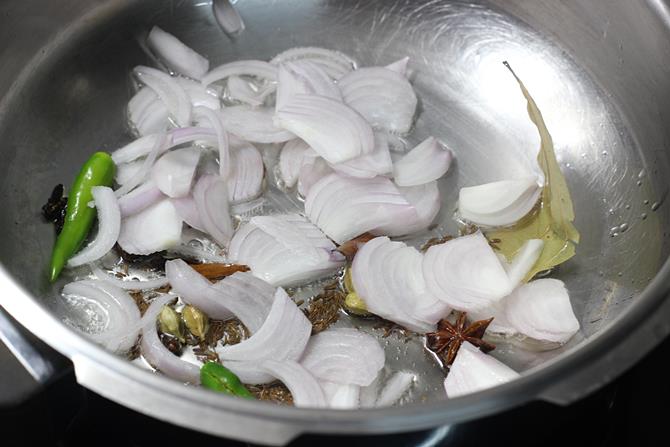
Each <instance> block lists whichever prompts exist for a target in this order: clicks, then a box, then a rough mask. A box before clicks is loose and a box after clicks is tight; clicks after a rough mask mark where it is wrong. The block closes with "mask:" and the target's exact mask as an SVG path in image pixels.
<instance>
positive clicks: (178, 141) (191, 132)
mask: <svg viewBox="0 0 670 447" xmlns="http://www.w3.org/2000/svg"><path fill="white" fill-rule="evenodd" d="M169 135H170V136H171V138H172V143H171V144H170V147H169V148H172V147H175V146H180V145H182V144H186V143H192V142H200V141H205V142H209V143H217V135H216V132H215V131H214V130H213V129H208V128H205V127H184V128H182V129H174V130H172V131H170V133H169ZM169 148H168V149H169Z"/></svg>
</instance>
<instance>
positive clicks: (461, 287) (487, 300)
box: [423, 232, 513, 312]
mask: <svg viewBox="0 0 670 447" xmlns="http://www.w3.org/2000/svg"><path fill="white" fill-rule="evenodd" d="M423 276H424V278H425V279H426V284H427V286H428V290H429V291H430V293H432V294H433V295H434V296H435V297H437V298H439V299H440V300H442V301H444V302H445V303H447V304H449V306H451V307H453V308H454V309H457V310H460V311H464V312H470V311H477V310H480V309H482V308H485V307H487V306H489V305H491V304H492V303H494V302H496V301H499V300H500V299H501V298H503V297H504V296H506V295H508V294H509V293H510V292H511V291H512V287H513V284H512V283H511V282H510V280H509V277H508V276H507V273H506V272H505V269H504V268H503V266H502V264H501V262H500V260H499V259H498V257H497V256H496V254H495V252H494V251H493V249H492V248H491V246H490V245H489V243H488V241H487V240H486V238H485V237H484V236H483V235H482V234H481V233H480V232H477V233H474V234H471V235H468V236H462V237H459V238H456V239H452V240H450V241H448V242H445V243H444V244H439V245H433V246H432V247H430V248H429V249H428V251H426V255H425V257H424V259H423Z"/></svg>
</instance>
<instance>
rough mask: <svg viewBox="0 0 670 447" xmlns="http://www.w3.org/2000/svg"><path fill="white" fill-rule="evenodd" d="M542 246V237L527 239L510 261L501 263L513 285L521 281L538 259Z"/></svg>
mask: <svg viewBox="0 0 670 447" xmlns="http://www.w3.org/2000/svg"><path fill="white" fill-rule="evenodd" d="M543 248H544V241H543V240H542V239H529V240H527V241H526V242H525V243H524V244H523V245H522V246H521V248H520V249H519V252H518V253H517V254H516V256H514V259H513V260H512V262H511V263H509V264H508V263H507V262H505V263H503V267H505V270H507V276H509V280H510V283H511V284H512V286H513V287H516V286H517V285H518V284H521V281H523V279H524V278H526V276H527V275H528V273H529V272H530V271H531V269H532V268H533V266H534V265H535V263H536V262H537V260H538V259H540V255H541V254H542V249H543Z"/></svg>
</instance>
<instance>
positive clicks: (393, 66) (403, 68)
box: [384, 56, 409, 77]
mask: <svg viewBox="0 0 670 447" xmlns="http://www.w3.org/2000/svg"><path fill="white" fill-rule="evenodd" d="M408 63H409V57H407V56H405V57H403V58H402V59H398V60H397V61H395V62H391V63H390V64H388V65H387V66H385V67H384V68H386V69H387V70H391V71H395V72H396V73H398V74H401V75H403V76H405V77H407V64H408Z"/></svg>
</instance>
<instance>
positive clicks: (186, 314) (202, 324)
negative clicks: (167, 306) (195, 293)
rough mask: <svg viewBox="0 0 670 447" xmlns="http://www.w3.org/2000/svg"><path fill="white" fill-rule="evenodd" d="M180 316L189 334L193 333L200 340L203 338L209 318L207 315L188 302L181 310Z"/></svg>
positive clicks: (207, 327) (207, 328)
mask: <svg viewBox="0 0 670 447" xmlns="http://www.w3.org/2000/svg"><path fill="white" fill-rule="evenodd" d="M181 316H182V318H183V319H184V324H185V325H186V328H187V329H188V330H189V331H190V332H191V334H193V335H195V336H196V337H197V338H198V340H200V341H202V340H204V339H205V336H206V335H207V331H208V330H209V318H208V317H207V315H205V313H204V312H203V311H201V310H200V309H198V308H197V307H193V306H191V305H190V304H189V305H187V306H185V307H184V309H183V310H182V311H181Z"/></svg>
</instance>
